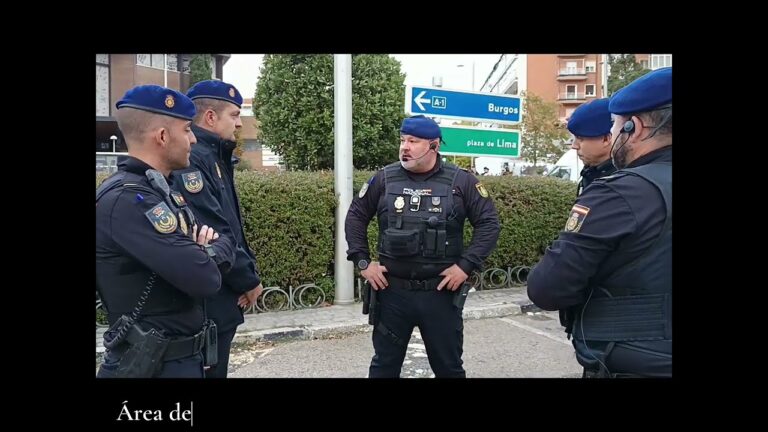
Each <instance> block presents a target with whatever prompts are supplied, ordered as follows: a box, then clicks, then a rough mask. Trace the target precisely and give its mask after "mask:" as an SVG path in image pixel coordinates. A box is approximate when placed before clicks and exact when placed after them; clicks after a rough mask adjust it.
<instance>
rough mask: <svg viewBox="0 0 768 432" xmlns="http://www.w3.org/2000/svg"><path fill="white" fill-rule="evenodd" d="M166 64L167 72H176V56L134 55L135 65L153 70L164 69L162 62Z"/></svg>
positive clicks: (177, 62) (177, 63)
mask: <svg viewBox="0 0 768 432" xmlns="http://www.w3.org/2000/svg"><path fill="white" fill-rule="evenodd" d="M166 61H167V62H168V64H167V66H168V70H169V71H174V72H175V71H178V70H179V68H178V65H179V61H178V54H168V55H164V54H136V64H137V65H140V66H147V67H151V68H155V69H165V66H164V65H163V63H164V62H166ZM187 64H189V60H187Z"/></svg>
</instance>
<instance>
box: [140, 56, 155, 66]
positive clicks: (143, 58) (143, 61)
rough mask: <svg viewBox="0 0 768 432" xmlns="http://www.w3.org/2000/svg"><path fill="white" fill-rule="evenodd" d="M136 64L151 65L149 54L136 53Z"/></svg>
mask: <svg viewBox="0 0 768 432" xmlns="http://www.w3.org/2000/svg"><path fill="white" fill-rule="evenodd" d="M136 64H138V65H141V66H152V59H151V57H150V56H149V54H136Z"/></svg>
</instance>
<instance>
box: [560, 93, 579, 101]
mask: <svg viewBox="0 0 768 432" xmlns="http://www.w3.org/2000/svg"><path fill="white" fill-rule="evenodd" d="M557 98H558V99H560V100H578V99H584V93H559V94H558V95H557Z"/></svg>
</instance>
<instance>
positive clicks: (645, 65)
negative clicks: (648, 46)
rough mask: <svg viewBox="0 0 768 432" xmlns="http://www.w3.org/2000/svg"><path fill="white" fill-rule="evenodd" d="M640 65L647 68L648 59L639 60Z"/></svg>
mask: <svg viewBox="0 0 768 432" xmlns="http://www.w3.org/2000/svg"><path fill="white" fill-rule="evenodd" d="M640 66H641V67H642V68H643V69H648V60H640Z"/></svg>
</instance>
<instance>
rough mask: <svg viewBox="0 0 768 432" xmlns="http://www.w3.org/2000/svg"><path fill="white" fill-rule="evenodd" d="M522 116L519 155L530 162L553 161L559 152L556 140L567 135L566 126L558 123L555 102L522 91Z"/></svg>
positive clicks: (559, 146) (560, 139)
mask: <svg viewBox="0 0 768 432" xmlns="http://www.w3.org/2000/svg"><path fill="white" fill-rule="evenodd" d="M522 96H523V120H522V131H521V132H522V137H521V149H520V150H521V156H522V157H523V159H526V160H528V161H531V162H533V166H536V164H537V163H538V161H540V160H544V161H546V162H555V161H556V160H557V159H558V158H560V156H562V155H563V153H564V149H563V147H562V146H561V145H560V142H561V141H563V140H565V139H566V138H568V130H567V129H565V127H563V125H562V124H560V121H559V119H558V115H557V112H558V106H557V103H555V102H546V101H544V100H543V99H542V98H541V97H539V96H536V95H535V94H533V93H526V92H523V93H522Z"/></svg>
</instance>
